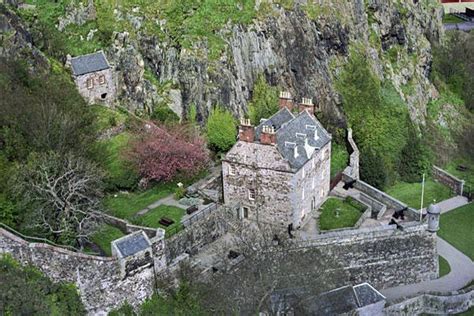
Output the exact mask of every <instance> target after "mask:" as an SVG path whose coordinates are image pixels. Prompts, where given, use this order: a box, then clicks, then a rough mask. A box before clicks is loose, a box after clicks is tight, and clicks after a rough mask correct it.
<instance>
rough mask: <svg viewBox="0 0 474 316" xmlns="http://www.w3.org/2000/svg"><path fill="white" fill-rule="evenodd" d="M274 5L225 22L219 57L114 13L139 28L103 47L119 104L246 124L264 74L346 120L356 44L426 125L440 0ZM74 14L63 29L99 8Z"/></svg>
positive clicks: (131, 15)
mask: <svg viewBox="0 0 474 316" xmlns="http://www.w3.org/2000/svg"><path fill="white" fill-rule="evenodd" d="M277 2H279V1H276V0H275V1H268V0H267V1H265V0H262V1H256V4H255V10H258V11H259V12H260V11H261V6H264V5H266V6H267V11H266V13H265V14H258V15H257V17H256V18H255V19H254V20H253V22H252V23H250V24H247V25H235V24H232V23H230V22H229V23H227V25H226V26H225V27H224V28H223V29H221V30H220V31H219V32H218V33H217V34H216V35H217V36H219V37H220V38H221V39H222V40H223V41H224V42H225V50H224V53H222V54H221V55H220V56H218V57H217V58H216V57H215V56H213V57H210V54H211V53H210V49H209V44H208V42H207V41H206V40H205V39H203V40H197V41H195V42H193V43H192V45H191V48H183V47H182V46H180V45H179V44H176V41H172V40H171V39H170V38H169V37H166V36H165V37H163V36H158V35H157V34H156V33H153V32H150V31H149V30H147V28H145V27H144V26H143V24H144V19H145V18H144V15H143V14H142V13H141V9H140V7H136V8H134V9H133V10H131V11H130V12H125V10H122V11H121V9H120V8H119V7H118V8H116V9H115V10H114V13H113V14H114V16H115V18H116V19H117V20H126V21H128V23H129V24H130V25H131V26H132V28H133V30H132V31H131V32H132V33H133V34H130V33H129V32H121V31H120V30H118V33H115V34H114V41H113V43H112V45H111V46H110V47H107V48H106V49H105V50H106V52H107V55H108V57H109V59H110V61H111V62H112V64H114V65H115V67H116V70H117V77H118V83H119V87H118V88H119V95H120V99H119V102H120V103H121V105H123V106H127V107H128V108H130V109H132V110H140V111H147V112H148V111H151V109H152V108H153V107H154V106H156V105H157V104H168V106H170V108H172V109H173V110H174V111H175V112H176V113H177V114H178V115H180V116H182V115H185V114H186V113H187V111H188V110H189V107H190V105H191V104H195V105H196V106H197V109H198V118H199V119H201V120H203V119H205V118H206V116H207V114H208V113H209V110H210V108H211V107H212V106H213V105H215V104H221V105H223V106H225V107H227V108H228V109H230V110H231V111H232V112H233V113H234V114H235V115H236V116H241V115H243V114H244V113H245V112H246V110H247V103H248V101H249V99H250V98H251V96H252V89H253V85H254V82H255V80H256V78H257V76H258V74H260V73H263V74H265V77H266V78H267V81H268V82H269V83H270V84H272V85H278V86H279V87H280V88H281V89H284V90H288V91H290V92H291V93H292V94H293V96H295V97H296V98H298V99H299V98H301V97H303V96H304V97H310V98H313V99H314V100H315V101H316V102H318V103H319V104H320V105H321V107H322V109H323V111H324V112H325V113H326V114H328V115H329V116H330V117H332V118H333V119H335V120H343V115H342V113H341V109H340V106H339V105H340V103H341V100H340V97H339V96H338V94H337V93H336V91H335V88H334V83H333V82H334V78H335V77H336V76H337V74H338V73H339V72H340V70H341V67H342V66H343V65H344V63H345V61H346V60H347V57H348V55H349V51H350V48H351V46H356V45H358V46H361V47H364V48H365V49H366V52H367V55H368V56H369V58H370V60H371V64H372V66H373V69H374V72H375V73H376V74H377V75H378V77H379V78H380V79H382V80H390V81H391V82H392V83H393V85H394V86H395V88H396V89H397V91H398V92H399V93H400V95H401V96H402V98H403V99H404V100H405V101H406V102H407V104H408V106H409V110H410V115H411V117H412V119H413V120H415V121H417V122H420V123H423V122H424V117H425V114H426V104H427V102H428V100H429V99H430V98H431V97H433V96H435V90H434V89H433V87H432V85H431V84H430V82H429V80H428V74H429V72H430V64H431V44H430V42H432V41H437V40H438V39H439V38H440V36H441V32H442V25H441V18H440V15H441V9H440V8H439V7H438V6H437V1H435V0H410V1H398V0H389V1H387V0H365V1H364V0H355V1H341V0H338V1H324V2H323V3H322V4H319V2H321V1H319V2H318V3H316V1H312V2H311V1H309V2H306V1H304V0H295V1H294V3H293V4H292V5H291V7H288V6H285V8H283V7H282V6H280V5H278V4H277ZM96 5H98V4H96ZM71 6H72V5H70V7H68V10H67V12H66V14H65V16H64V17H62V18H60V19H59V21H58V27H65V26H67V25H70V24H74V23H77V21H80V23H84V22H85V21H87V20H89V19H93V18H95V15H96V12H95V10H94V8H93V7H92V6H93V2H92V1H88V2H87V5H84V4H82V2H80V1H79V4H78V5H77V6H78V7H77V8H76V9H74V8H73V7H71ZM155 22H156V23H155V25H156V27H157V28H158V27H161V28H162V29H163V25H166V21H163V20H159V19H158V18H157V20H156V21H155ZM89 36H90V37H91V38H92V37H93V36H94V33H92V34H90V33H89V34H88V37H89ZM84 40H86V39H84ZM89 40H90V39H89Z"/></svg>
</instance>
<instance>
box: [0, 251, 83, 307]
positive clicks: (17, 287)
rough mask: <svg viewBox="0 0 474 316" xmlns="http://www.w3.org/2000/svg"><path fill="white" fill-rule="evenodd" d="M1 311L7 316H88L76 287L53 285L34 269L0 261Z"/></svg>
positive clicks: (12, 261) (9, 258) (16, 263)
mask: <svg viewBox="0 0 474 316" xmlns="http://www.w3.org/2000/svg"><path fill="white" fill-rule="evenodd" d="M0 311H2V313H5V314H6V315H85V314H86V311H85V309H84V306H83V305H82V302H81V299H80V297H79V295H78V292H77V289H76V288H75V286H73V285H69V284H64V283H53V282H51V280H49V279H48V278H47V277H45V276H44V275H43V274H42V273H41V272H40V271H38V270H37V269H36V268H34V267H31V266H26V267H22V266H20V265H19V264H18V262H16V261H15V260H13V259H12V258H11V257H9V256H7V255H5V256H3V257H1V258H0Z"/></svg>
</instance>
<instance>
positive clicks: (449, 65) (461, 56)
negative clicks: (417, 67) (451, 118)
mask: <svg viewBox="0 0 474 316" xmlns="http://www.w3.org/2000/svg"><path fill="white" fill-rule="evenodd" d="M431 79H432V81H433V82H434V83H435V85H436V87H437V88H438V89H439V90H440V91H445V90H446V88H448V89H449V90H451V91H452V92H454V93H456V94H457V95H459V96H461V97H462V99H463V100H464V103H465V105H466V107H467V108H468V109H470V110H471V111H472V110H474V89H472V87H473V86H474V34H472V32H471V33H465V32H461V31H455V32H450V33H449V34H448V40H447V41H446V43H445V44H444V46H438V47H435V49H434V55H433V71H432V73H431ZM445 85H447V87H446V86H445Z"/></svg>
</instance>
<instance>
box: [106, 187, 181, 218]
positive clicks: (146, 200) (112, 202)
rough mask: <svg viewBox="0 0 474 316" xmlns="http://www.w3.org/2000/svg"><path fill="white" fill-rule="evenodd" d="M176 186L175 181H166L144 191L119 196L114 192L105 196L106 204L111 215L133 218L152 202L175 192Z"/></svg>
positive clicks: (119, 194)
mask: <svg viewBox="0 0 474 316" xmlns="http://www.w3.org/2000/svg"><path fill="white" fill-rule="evenodd" d="M175 187H176V184H174V183H164V184H161V185H156V186H154V187H152V188H150V189H148V190H146V191H142V192H130V193H117V194H116V195H117V197H114V195H113V194H112V195H109V196H108V197H106V198H105V200H104V205H105V207H106V208H107V209H108V210H109V211H110V214H111V215H113V216H116V217H120V218H124V219H131V218H132V217H133V216H134V215H135V213H136V212H138V211H140V210H141V209H144V208H145V207H147V206H148V205H150V204H151V203H153V202H155V201H157V200H159V199H162V198H164V197H166V196H168V195H170V194H173V193H174V190H175Z"/></svg>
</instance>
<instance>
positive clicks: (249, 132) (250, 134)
mask: <svg viewBox="0 0 474 316" xmlns="http://www.w3.org/2000/svg"><path fill="white" fill-rule="evenodd" d="M254 139H255V129H254V127H253V126H252V124H250V120H249V119H244V118H242V119H240V126H239V140H242V141H244V142H249V143H253V141H254Z"/></svg>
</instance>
